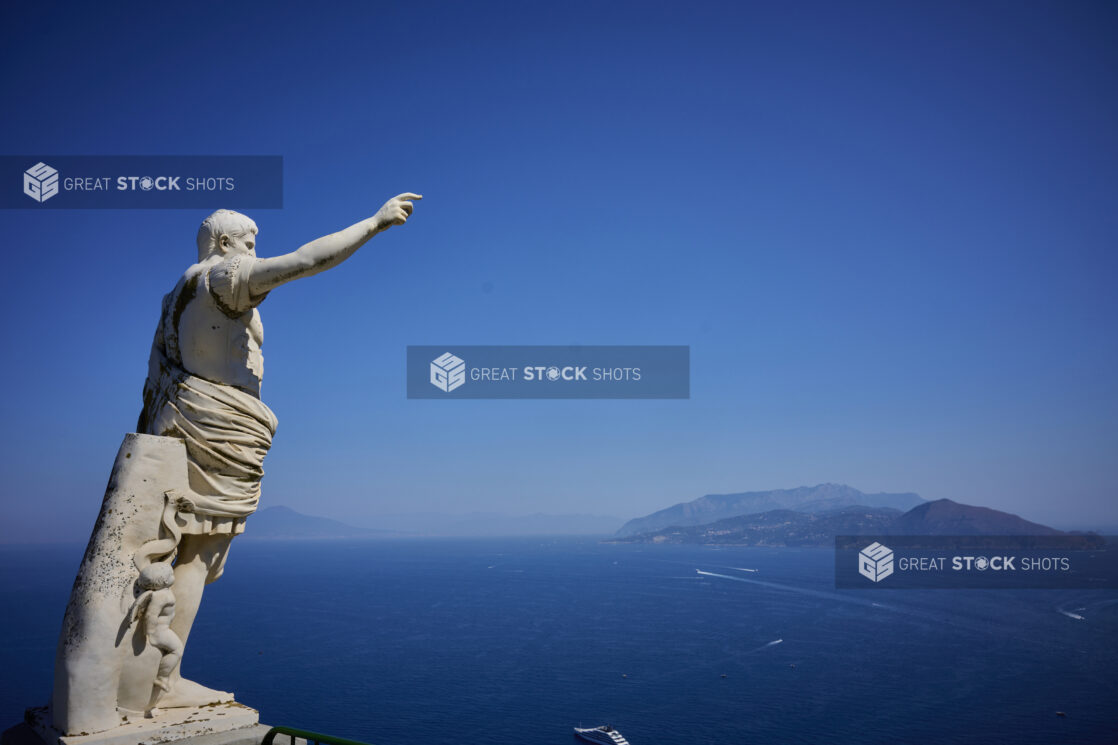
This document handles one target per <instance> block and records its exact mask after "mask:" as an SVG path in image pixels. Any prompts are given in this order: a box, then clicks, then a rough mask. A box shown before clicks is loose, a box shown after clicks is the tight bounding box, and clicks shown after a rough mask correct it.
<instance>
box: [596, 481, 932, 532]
mask: <svg viewBox="0 0 1118 745" xmlns="http://www.w3.org/2000/svg"><path fill="white" fill-rule="evenodd" d="M924 503H925V500H924V499H922V498H921V497H920V496H919V495H918V494H914V493H912V492H902V493H888V492H878V493H873V494H867V493H864V492H861V491H859V490H857V489H855V488H854V487H851V486H847V485H846V484H833V483H825V484H817V485H816V486H799V487H795V488H793V489H771V490H769V491H751V492H735V493H730V494H706V495H704V496H702V497H699V498H698V499H693V500H691V501H690V502H680V503H678V504H674V505H672V506H671V507H667V508H665V509H662V510H658V511H656V512H653V513H651V514H648V515H645V516H644V517H637V518H633V519H632V520H629V521H628V522H626V523H625V524H624V525H622V526H621V528H620V529H618V531H617V535H618V536H619V537H624V536H629V535H637V534H639V533H646V532H650V531H655V530H659V529H663V528H667V527H688V526H695V525H705V524H708V523H711V522H715V521H717V520H722V519H727V518H732V517H738V516H741V515H754V514H760V513H762V512H769V511H771V510H779V509H791V510H795V511H797V512H805V513H819V512H827V511H830V510H835V509H841V508H843V507H854V506H863V507H887V508H892V509H897V510H900V511H902V512H903V511H905V510H908V509H911V508H913V507H915V506H917V505H920V504H924Z"/></svg>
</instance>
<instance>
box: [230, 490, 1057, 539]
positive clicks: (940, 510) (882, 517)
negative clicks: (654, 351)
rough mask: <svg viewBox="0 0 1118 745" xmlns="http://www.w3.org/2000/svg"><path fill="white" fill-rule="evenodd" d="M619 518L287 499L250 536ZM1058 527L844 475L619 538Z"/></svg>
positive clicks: (600, 530) (1047, 531)
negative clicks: (866, 485) (322, 510)
mask: <svg viewBox="0 0 1118 745" xmlns="http://www.w3.org/2000/svg"><path fill="white" fill-rule="evenodd" d="M620 522H621V520H620V519H619V518H614V517H608V516H607V517H603V516H599V515H548V514H542V513H537V514H533V515H520V516H512V515H505V514H498V513H483V512H473V513H466V514H459V515H448V514H437V513H414V514H403V515H390V516H382V517H379V518H377V519H376V525H377V527H376V528H369V527H357V526H354V525H348V524H346V523H343V522H341V521H338V520H332V519H329V518H324V517H314V516H310V515H303V514H300V513H298V512H295V511H294V510H292V509H289V508H287V507H270V508H265V509H262V510H260V511H259V512H258V513H257V514H256V515H254V516H253V518H252V520H251V521H250V522H249V524H248V526H247V530H246V531H245V535H246V537H248V538H262V539H267V538H276V539H285V538H316V539H324V538H394V537H395V538H404V537H418V536H447V537H450V536H458V537H497V536H517V535H524V536H527V535H608V534H610V532H611V531H613V530H614V529H616V527H617V525H618V523H620ZM1058 533H1060V531H1058V530H1054V529H1052V528H1049V527H1046V526H1044V525H1038V524H1037V523H1032V522H1029V521H1027V520H1023V519H1022V518H1020V517H1018V516H1016V515H1011V514H1009V513H1006V512H1000V511H998V510H993V509H989V508H986V507H977V506H972V505H966V504H960V503H958V502H953V501H951V500H949V499H940V500H937V501H934V502H928V501H925V500H923V499H921V498H920V497H919V496H918V495H916V494H912V493H907V492H906V493H898V494H890V493H877V494H866V493H864V492H861V491H859V490H857V489H854V488H853V487H850V486H846V485H843V484H819V485H818V486H802V487H798V488H795V489H774V490H771V491H756V492H741V493H735V494H708V495H706V496H703V497H699V498H698V499H695V500H693V501H691V502H684V503H680V504H676V505H673V506H672V507H668V508H666V509H663V510H659V511H657V512H653V513H652V514H650V515H647V516H645V517H639V518H635V519H633V520H629V521H628V522H626V523H625V524H624V525H623V526H622V527H621V528H620V529H618V530H617V532H616V534H615V538H614V540H617V541H621V542H639V543H665V542H667V543H723V544H736V545H758V546H811V545H826V544H829V543H830V542H831V541H832V540H833V538H834V536H835V535H857V534H881V535H905V534H907V535H1037V536H1039V535H1054V534H1058Z"/></svg>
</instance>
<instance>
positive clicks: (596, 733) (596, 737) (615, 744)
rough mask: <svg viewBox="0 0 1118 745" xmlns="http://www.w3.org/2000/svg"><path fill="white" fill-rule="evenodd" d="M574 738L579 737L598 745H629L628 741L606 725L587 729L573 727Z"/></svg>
mask: <svg viewBox="0 0 1118 745" xmlns="http://www.w3.org/2000/svg"><path fill="white" fill-rule="evenodd" d="M575 736H576V737H581V738H582V739H583V740H586V741H587V742H596V743H598V744H599V745H629V741H628V740H626V739H625V737H624V736H623V735H622V734H621V733H620V732H618V731H617V730H616V729H614V728H613V727H611V726H610V725H608V724H603V725H602V726H601V727H590V728H587V729H581V728H579V727H575Z"/></svg>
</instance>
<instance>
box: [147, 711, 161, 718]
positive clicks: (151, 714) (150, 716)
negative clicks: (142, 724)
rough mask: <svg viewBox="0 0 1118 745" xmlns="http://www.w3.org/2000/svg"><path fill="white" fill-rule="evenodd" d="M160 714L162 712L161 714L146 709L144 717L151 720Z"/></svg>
mask: <svg viewBox="0 0 1118 745" xmlns="http://www.w3.org/2000/svg"><path fill="white" fill-rule="evenodd" d="M162 713H163V712H161V711H160V710H159V709H148V710H147V711H145V712H144V716H145V717H147V718H148V719H151V718H152V717H157V716H159V715H160V714H162Z"/></svg>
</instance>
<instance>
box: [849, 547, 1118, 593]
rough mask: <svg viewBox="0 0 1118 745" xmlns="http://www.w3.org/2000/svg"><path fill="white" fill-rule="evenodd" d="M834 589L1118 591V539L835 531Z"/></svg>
mask: <svg viewBox="0 0 1118 745" xmlns="http://www.w3.org/2000/svg"><path fill="white" fill-rule="evenodd" d="M835 587H836V588H839V589H846V590H853V589H857V590H905V589H909V590H911V589H1114V588H1118V537H1115V536H1099V535H1094V534H1087V535H1082V534H1067V535H1050V536H983V535H980V536H912V535H880V536H866V535H860V536H836V537H835Z"/></svg>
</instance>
